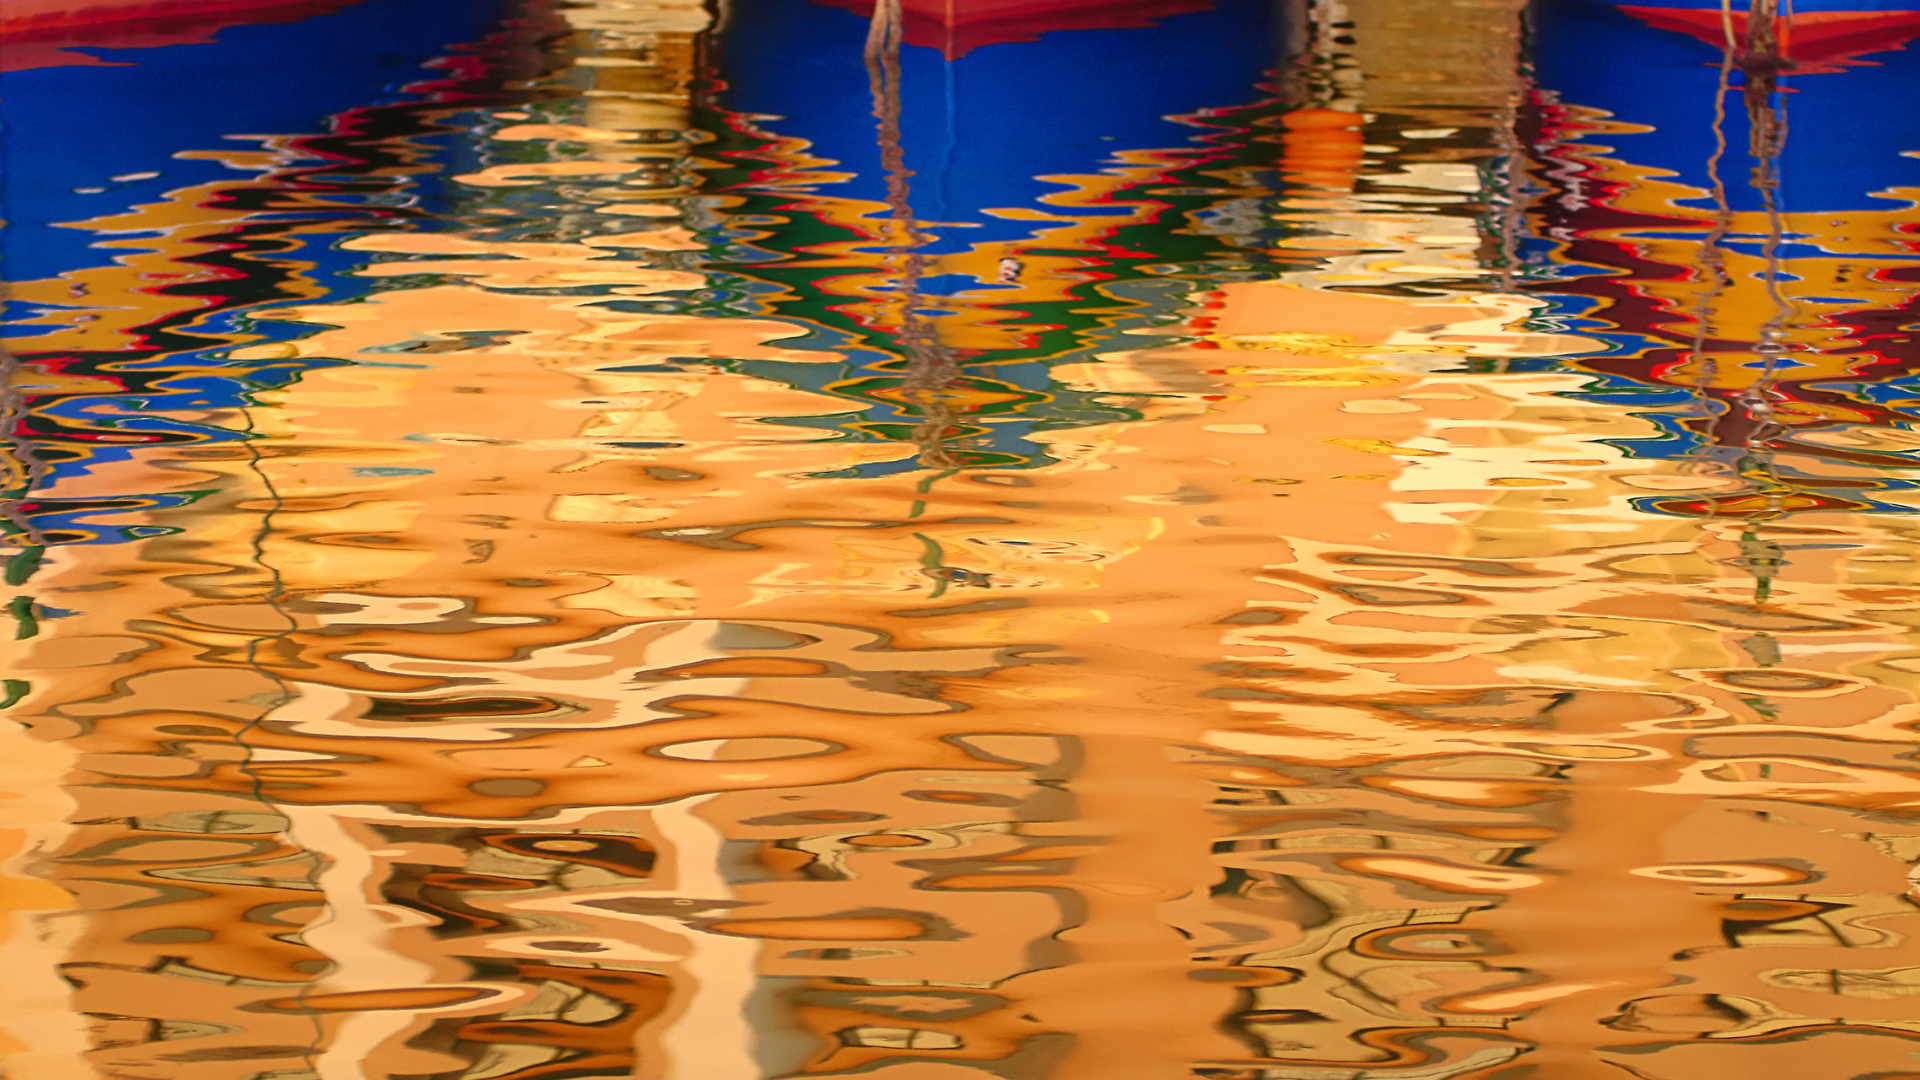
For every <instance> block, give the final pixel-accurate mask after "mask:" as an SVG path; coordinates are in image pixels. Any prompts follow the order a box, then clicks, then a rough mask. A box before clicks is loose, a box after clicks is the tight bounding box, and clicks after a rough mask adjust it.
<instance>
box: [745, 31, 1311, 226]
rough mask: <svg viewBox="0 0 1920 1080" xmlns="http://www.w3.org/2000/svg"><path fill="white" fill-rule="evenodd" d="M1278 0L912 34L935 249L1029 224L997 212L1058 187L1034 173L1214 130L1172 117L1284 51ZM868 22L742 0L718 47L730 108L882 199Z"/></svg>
mask: <svg viewBox="0 0 1920 1080" xmlns="http://www.w3.org/2000/svg"><path fill="white" fill-rule="evenodd" d="M1277 8H1278V5H1276V4H1273V3H1271V2H1270V0H1219V3H1218V4H1217V5H1216V6H1215V7H1214V8H1213V9H1212V10H1209V11H1198V12H1191V13H1188V14H1184V15H1175V16H1170V17H1168V18H1165V19H1162V20H1160V22H1159V23H1158V25H1155V26H1150V27H1141V28H1135V29H1123V30H1062V31H1056V32H1053V33H1048V34H1043V35H1041V37H1040V38H1039V40H1037V41H1029V42H1008V43H1003V44H997V45H987V46H982V47H980V48H976V49H974V50H973V51H972V52H969V53H968V54H967V55H966V56H964V57H962V58H960V59H959V60H956V61H951V62H949V61H947V60H946V59H945V58H943V57H942V56H941V54H940V53H939V52H938V51H937V50H935V49H931V48H920V47H914V46H908V47H906V48H905V49H903V50H902V53H901V58H900V63H901V69H902V77H901V112H902V123H901V127H902V139H901V143H902V147H903V149H904V152H905V155H906V163H907V166H908V168H910V169H912V170H913V171H914V174H915V175H914V176H913V178H912V181H911V183H912V203H913V206H914V210H915V215H916V217H918V218H919V219H920V220H922V221H928V222H939V221H963V222H975V223H979V224H980V225H981V226H982V227H979V228H967V229H954V230H949V231H946V232H945V234H944V236H943V237H942V240H941V242H940V243H938V244H935V245H931V246H930V247H929V248H928V249H927V250H929V251H952V250H964V249H965V248H966V247H968V246H970V245H971V244H973V243H976V242H980V241H987V240H1002V239H1013V238H1017V237H1022V236H1026V235H1029V234H1030V232H1031V230H1032V223H1030V222H1024V223H1023V222H1011V221H1003V220H999V219H995V218H992V217H988V216H985V215H984V214H983V213H982V211H983V210H986V209H991V208H1008V207H1039V206H1040V205H1041V204H1040V203H1039V201H1038V200H1039V199H1040V197H1041V196H1042V195H1045V194H1048V193H1050V192H1057V191H1059V190H1061V185H1059V184H1054V183H1048V182H1047V181H1044V180H1041V179H1038V178H1039V177H1042V176H1047V175H1052V174H1062V173H1088V172H1097V171H1099V170H1100V169H1101V168H1102V167H1103V166H1104V165H1107V164H1110V162H1107V161H1106V159H1107V158H1108V157H1109V155H1111V154H1112V153H1113V152H1114V151H1116V150H1141V149H1171V148H1180V147H1186V146H1192V145H1194V144H1193V142H1192V140H1193V139H1194V138H1195V136H1197V135H1201V134H1204V132H1203V131H1202V130H1200V129H1198V128H1196V127H1194V126H1192V125H1191V124H1183V123H1178V122H1176V121H1173V120H1170V119H1168V118H1169V117H1172V116H1178V115H1184V114H1190V113H1193V112H1196V111H1199V110H1201V109H1205V108H1219V107H1229V106H1234V105H1241V104H1246V103H1248V102H1252V101H1255V100H1258V99H1260V98H1261V97H1262V96H1264V93H1263V91H1261V90H1260V89H1259V86H1260V84H1261V83H1262V82H1263V81H1264V77H1265V75H1266V73H1267V72H1268V71H1270V70H1271V69H1272V68H1274V67H1275V66H1276V65H1277V64H1278V63H1279V62H1280V58H1281V56H1282V53H1283V51H1284V50H1283V42H1282V34H1283V29H1284V27H1283V24H1282V22H1281V20H1280V18H1279V16H1278V14H1277V11H1276V9H1277ZM866 33H867V20H866V19H864V18H862V17H860V16H859V15H856V14H853V13H852V12H848V11H843V10H841V9H839V8H830V7H826V6H824V5H821V4H817V3H813V2H812V0H737V2H736V3H734V4H733V5H732V7H731V10H730V13H729V18H728V24H727V29H726V31H725V33H724V35H723V36H722V39H721V42H720V48H719V56H718V61H719V66H720V74H721V78H722V79H723V80H724V81H725V83H726V90H725V92H724V93H723V95H722V97H721V105H722V106H723V107H724V108H727V109H730V110H733V111H736V112H742V113H752V114H760V115H766V116H772V117H776V118H777V119H773V120H767V121H763V122H762V126H763V127H765V128H766V129H767V130H770V131H773V132H776V133H778V134H781V135H786V136H799V137H801V138H804V139H806V140H807V141H808V142H810V143H812V144H813V150H812V152H813V153H814V154H817V155H818V156H820V157H825V158H830V159H832V160H834V161H836V162H839V163H840V166H839V167H840V168H844V169H845V170H846V171H848V172H854V173H857V174H858V175H857V177H856V178H855V179H852V180H849V181H846V182H844V183H838V184H832V185H824V186H823V187H822V192H823V194H829V195H837V196H843V197H848V198H858V199H870V200H875V201H878V200H880V199H881V198H883V197H884V195H885V172H884V170H883V169H882V167H881V164H880V151H879V147H878V145H877V139H876V135H875V131H876V127H875V125H876V120H875V119H874V115H873V98H872V92H871V89H870V88H869V85H868V78H867V70H866V66H865V64H864V62H863V60H862V49H863V47H864V44H865V40H866Z"/></svg>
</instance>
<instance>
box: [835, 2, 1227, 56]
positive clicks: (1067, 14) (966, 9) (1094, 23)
mask: <svg viewBox="0 0 1920 1080" xmlns="http://www.w3.org/2000/svg"><path fill="white" fill-rule="evenodd" d="M819 2H820V3H823V4H828V5H830V6H832V7H838V8H846V9H847V10H849V11H857V12H859V13H860V14H862V15H868V14H871V13H872V12H873V2H872V0H819ZM1213 6H1214V0H903V2H902V3H901V5H900V14H901V18H902V22H903V24H904V29H905V31H906V41H907V44H909V45H925V46H927V47H929V48H936V49H939V50H940V51H941V52H943V53H945V54H946V55H947V57H948V58H949V59H951V58H954V57H959V56H964V55H965V54H966V53H968V52H970V51H972V50H974V49H977V48H979V47H980V46H982V45H996V44H1000V43H1002V42H1009V41H1032V40H1034V39H1035V38H1036V37H1038V36H1039V35H1041V34H1044V33H1048V32H1050V31H1054V30H1119V29H1127V28H1133V27H1142V26H1150V25H1152V24H1153V22H1154V20H1156V19H1160V18H1163V17H1165V16H1168V15H1179V14H1182V13H1185V12H1189V11H1205V10H1207V9H1209V8H1211V7H1213Z"/></svg>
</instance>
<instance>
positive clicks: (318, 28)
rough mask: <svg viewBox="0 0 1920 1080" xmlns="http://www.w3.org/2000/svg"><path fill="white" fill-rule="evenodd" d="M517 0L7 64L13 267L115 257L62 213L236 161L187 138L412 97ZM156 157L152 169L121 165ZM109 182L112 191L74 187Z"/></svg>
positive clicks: (380, 6) (394, 0) (236, 29)
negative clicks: (188, 153)
mask: <svg viewBox="0 0 1920 1080" xmlns="http://www.w3.org/2000/svg"><path fill="white" fill-rule="evenodd" d="M505 8H506V3H505V0H361V2H359V3H355V4H350V5H348V6H347V7H345V8H342V9H340V10H339V11H336V12H333V13H331V14H327V15H321V16H315V17H313V18H309V19H305V20H302V21H299V22H294V23H285V24H272V25H258V26H233V27H228V28H226V29H223V30H220V31H219V32H218V33H217V34H216V35H215V40H214V41H213V42H211V43H207V44H194V45H169V46H163V47H158V48H144V49H101V48H87V49H83V50H79V51H82V52H85V53H89V54H92V55H94V56H97V57H99V58H101V59H102V60H105V61H106V62H107V64H109V65H116V66H94V65H75V66H68V67H51V68H37V69H33V70H29V71H19V72H11V73H8V74H6V75H4V76H0V94H3V95H4V98H5V101H4V104H0V121H4V124H5V130H6V140H5V157H4V159H3V161H0V167H3V168H4V170H5V171H4V177H3V178H0V191H3V192H4V199H5V213H6V218H7V221H8V226H9V227H8V228H7V229H6V231H5V232H4V234H0V258H4V266H3V267H0V276H4V277H5V278H6V279H7V280H12V281H32V280H38V279H41V278H46V277H51V276H53V275H55V274H57V273H59V272H60V271H63V270H72V269H76V268H80V267H86V266H100V265H105V264H107V263H109V262H110V261H111V253H110V252H107V251H103V250H100V249H93V248H89V247H88V245H89V244H90V243H92V242H93V241H94V240H96V239H99V235H98V234H96V233H90V232H85V231H81V230H75V229H63V228H58V227H55V226H56V223H59V222H73V221H82V220H86V219H88V218H93V217H97V216H101V215H105V214H112V213H117V212H120V211H122V210H124V209H125V208H126V207H128V206H131V205H133V204H136V203H140V202H149V201H153V200H156V199H158V198H159V197H160V196H161V195H162V193H164V192H166V191H169V190H173V189H177V188H181V187H186V186H190V185H194V184H199V183H205V182H207V181H209V180H216V179H221V178H231V177H233V176H234V175H235V174H234V173H233V172H232V171H231V170H229V169H227V168H226V167H225V166H222V165H220V164H218V163H216V162H210V161H183V160H178V159H176V158H174V157H173V155H174V154H176V153H178V152H180V151H183V150H219V149H249V148H251V147H252V145H254V144H252V143H249V142H236V141H235V140H233V139H232V138H229V136H235V135H306V134H319V133H322V132H325V131H327V130H328V127H327V124H328V120H327V118H328V117H329V116H333V115H335V114H338V113H341V112H345V111H347V110H349V109H353V108H357V107H364V106H370V105H381V104H387V103H391V102H397V101H404V100H407V99H408V98H409V97H410V96H412V95H410V94H409V93H408V92H407V91H406V90H405V87H406V85H407V84H409V83H414V82H418V81H420V80H422V79H429V78H444V77H445V74H444V73H442V72H438V71H434V70H431V69H427V68H425V67H423V65H424V64H425V63H426V62H427V61H428V60H431V59H433V58H434V57H436V56H443V55H446V54H447V53H448V52H449V51H450V47H451V46H454V45H458V44H460V43H462V42H468V41H473V40H475V39H478V38H480V37H483V36H485V35H486V34H487V33H489V32H490V31H491V30H492V29H493V28H494V26H495V25H496V24H497V22H498V21H499V19H500V18H501V16H502V14H503V13H504V11H505ZM149 172H154V173H158V174H159V175H158V176H155V177H152V178H145V179H135V180H125V181H115V180H113V179H112V178H113V177H115V176H128V175H132V174H140V173H149ZM89 188H104V189H105V190H104V191H87V190H78V191H76V190H75V189H89Z"/></svg>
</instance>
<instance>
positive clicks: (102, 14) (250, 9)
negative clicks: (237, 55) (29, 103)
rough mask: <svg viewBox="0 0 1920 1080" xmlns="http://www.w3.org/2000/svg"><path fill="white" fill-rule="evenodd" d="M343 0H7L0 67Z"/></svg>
mask: <svg viewBox="0 0 1920 1080" xmlns="http://www.w3.org/2000/svg"><path fill="white" fill-rule="evenodd" d="M348 2H349V0H94V2H93V3H81V4H74V3H70V2H68V0H9V3H8V4H7V10H6V14H5V16H4V17H0V43H4V46H5V48H4V49H0V71H23V70H26V69H29V68H37V67H54V66H59V65H63V64H98V63H100V61H99V60H98V59H97V58H95V57H93V56H91V55H89V54H87V53H79V52H74V51H72V50H73V49H75V48H111V49H129V48H133V49H140V48H152V47H154V46H159V45H185V44H193V43H204V42H206V41H208V40H210V36H211V35H212V34H213V33H214V32H215V31H217V30H223V29H225V28H227V27H229V26H240V25H243V24H248V23H290V22H298V21H299V20H301V19H306V18H311V17H313V16H315V15H324V14H326V13H327V12H329V11H332V10H334V9H335V8H339V7H342V6H344V5H345V4H347V3H348Z"/></svg>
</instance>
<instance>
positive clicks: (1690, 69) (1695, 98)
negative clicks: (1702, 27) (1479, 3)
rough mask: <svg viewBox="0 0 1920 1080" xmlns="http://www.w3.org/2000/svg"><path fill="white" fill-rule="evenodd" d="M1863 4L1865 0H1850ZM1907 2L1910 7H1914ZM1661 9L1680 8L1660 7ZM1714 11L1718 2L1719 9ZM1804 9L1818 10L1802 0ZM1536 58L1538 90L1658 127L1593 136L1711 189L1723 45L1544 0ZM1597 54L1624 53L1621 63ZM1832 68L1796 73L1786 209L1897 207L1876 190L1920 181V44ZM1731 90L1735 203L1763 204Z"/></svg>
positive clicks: (1573, 0)
mask: <svg viewBox="0 0 1920 1080" xmlns="http://www.w3.org/2000/svg"><path fill="white" fill-rule="evenodd" d="M1848 3H1850V4H1852V5H1854V7H1856V8H1863V7H1869V6H1872V5H1871V4H1870V3H1868V2H1867V0H1848ZM1911 4H1912V0H1903V3H1902V4H1901V7H1902V8H1903V9H1904V8H1906V7H1908V6H1911ZM1662 6H1678V5H1672V4H1663V5H1662ZM1714 6H1715V7H1716V8H1717V7H1718V4H1717V3H1716V4H1715V5H1714ZM1796 9H1797V10H1800V11H1805V10H1809V8H1808V5H1807V4H1806V3H1805V2H1804V0H1802V2H1801V3H1799V4H1798V5H1796ZM1533 26H1534V34H1535V51H1534V63H1535V70H1536V73H1537V79H1538V84H1539V86H1540V87H1541V88H1542V89H1544V90H1550V91H1553V92H1555V93H1557V94H1558V95H1559V96H1560V98H1561V100H1562V101H1564V102H1566V103H1567V104H1570V105H1585V106H1589V107H1593V108H1598V109H1604V110H1606V111H1607V112H1609V113H1611V114H1613V116H1614V117H1616V118H1617V119H1620V120H1624V121H1627V122H1629V123H1633V124H1644V125H1647V126H1649V127H1650V128H1652V130H1650V131H1646V132H1638V133H1631V134H1615V133H1612V132H1608V133H1607V134H1606V135H1604V136H1599V137H1596V138H1594V139H1592V140H1590V141H1593V142H1598V143H1601V144H1604V145H1607V146H1611V147H1614V148H1615V152H1614V153H1611V154H1609V155H1608V156H1610V157H1618V158H1621V159H1624V160H1626V161H1630V162H1633V163H1634V164H1636V165H1650V166H1653V167H1655V168H1659V169H1666V170H1671V171H1672V172H1673V173H1674V174H1675V175H1676V177H1677V178H1678V179H1679V180H1680V181H1681V182H1683V183H1687V184H1692V185H1695V186H1698V187H1700V188H1703V189H1704V188H1706V187H1707V186H1708V178H1707V172H1706V161H1707V158H1708V156H1709V155H1710V154H1712V152H1713V99H1714V88H1715V86H1716V84H1717V81H1718V78H1719V64H1720V51H1719V50H1718V49H1716V48H1714V47H1713V46H1711V45H1709V44H1707V43H1706V42H1704V41H1701V40H1699V39H1697V38H1694V37H1692V36H1690V35H1687V34H1684V33H1680V32H1678V31H1674V30H1662V29H1656V28H1654V27H1652V26H1649V25H1647V24H1646V23H1644V22H1641V21H1640V20H1638V19H1636V18H1634V17H1633V16H1631V15H1629V14H1627V13H1626V12H1623V11H1621V10H1619V8H1618V6H1616V5H1614V4H1612V3H1609V2H1605V0H1537V2H1536V3H1535V4H1534V8H1533ZM1596 57H1601V58H1608V57H1613V58H1619V61H1618V62H1610V61H1606V60H1604V59H1603V61H1602V62H1598V63H1596V62H1595V58H1596ZM1860 60H1861V62H1858V63H1851V64H1848V65H1847V66H1844V67H1841V68H1840V69H1838V70H1834V71H1824V72H1814V73H1803V74H1795V75H1791V76H1789V77H1788V78H1787V79H1786V80H1785V85H1786V86H1787V87H1788V89H1789V91H1790V92H1789V93H1787V94H1786V95H1785V102H1786V109H1787V115H1788V120H1789V123H1790V131H1789V135H1788V137H1787V144H1786V151H1785V154H1784V155H1783V156H1782V159H1781V178H1782V186H1781V194H1782V200H1783V204H1784V207H1785V209H1787V210H1789V211H1799V210H1813V211H1824V210H1859V209H1869V208H1873V209H1889V208H1891V206H1894V205H1897V204H1890V203H1889V202H1888V201H1887V200H1886V199H1884V198H1874V197H1873V193H1875V192H1882V191H1885V190H1887V189H1888V188H1892V187H1905V186H1920V160H1915V159H1914V158H1911V157H1903V156H1902V155H1903V153H1905V152H1908V151H1920V110H1915V109H1912V108H1909V107H1908V106H1907V104H1906V103H1908V102H1910V101H1912V100H1913V97H1914V95H1915V93H1916V92H1920V51H1916V50H1914V49H1910V48H1897V49H1890V50H1888V51H1886V52H1880V53H1875V54H1873V55H1871V56H1867V57H1862V58H1860ZM1733 81H1734V83H1735V85H1736V90H1735V91H1734V92H1732V93H1730V94H1728V96H1727V110H1728V117H1727V124H1726V131H1727V138H1728V141H1729V145H1730V147H1731V149H1730V150H1729V152H1728V155H1727V159H1726V163H1725V165H1724V166H1723V167H1722V175H1723V176H1725V177H1727V178H1728V179H1729V181H1730V183H1729V185H1728V186H1729V194H1730V196H1731V197H1732V202H1733V206H1734V208H1735V209H1738V210H1758V209H1760V208H1761V201H1760V193H1759V192H1758V191H1756V190H1754V189H1753V188H1751V187H1750V186H1749V185H1747V184H1745V183H1744V182H1742V181H1744V178H1745V176H1746V174H1747V169H1748V168H1749V166H1750V165H1751V162H1750V160H1749V159H1748V158H1747V155H1746V145H1747V134H1748V127H1747V118H1746V113H1745V109H1744V106H1743V104H1742V100H1741V95H1740V93H1739V92H1738V90H1737V86H1738V84H1739V82H1740V75H1739V73H1738V72H1735V73H1734V76H1733Z"/></svg>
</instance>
